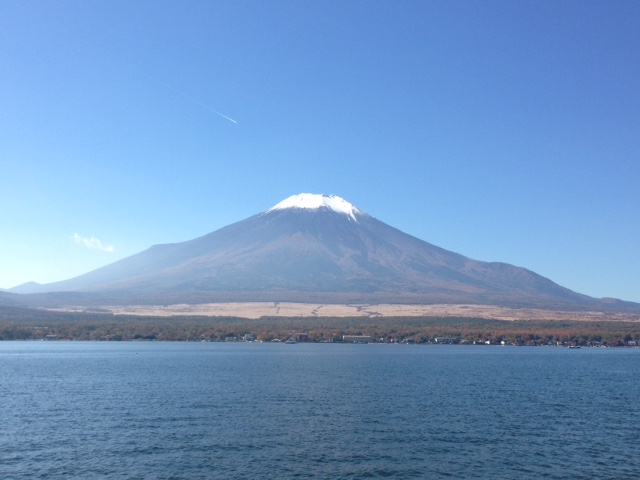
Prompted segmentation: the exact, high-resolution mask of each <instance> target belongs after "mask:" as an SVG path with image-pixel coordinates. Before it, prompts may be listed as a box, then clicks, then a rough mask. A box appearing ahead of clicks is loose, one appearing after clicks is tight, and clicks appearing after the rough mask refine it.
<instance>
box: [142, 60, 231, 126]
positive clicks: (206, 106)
mask: <svg viewBox="0 0 640 480" xmlns="http://www.w3.org/2000/svg"><path fill="white" fill-rule="evenodd" d="M136 70H138V71H139V72H140V73H142V74H144V75H146V76H147V77H149V78H150V79H152V80H153V81H155V82H158V83H159V84H160V85H162V86H163V87H164V88H167V89H169V90H171V91H172V92H173V93H177V94H178V95H180V96H182V97H184V98H186V99H187V100H191V101H192V102H193V103H196V104H198V105H200V106H201V107H204V108H206V109H207V110H209V111H211V112H213V113H215V114H216V115H220V116H221V117H222V118H226V119H227V120H229V121H230V122H233V123H235V124H237V123H238V122H236V121H235V120H234V119H233V118H231V117H228V116H226V115H225V114H224V113H220V112H219V111H217V110H216V109H215V108H211V107H210V106H209V105H207V104H205V103H202V102H201V101H200V100H197V99H195V98H193V97H191V96H189V95H187V94H186V93H183V92H181V91H180V90H177V89H175V88H173V87H172V86H171V85H167V84H166V83H164V82H161V81H160V80H158V79H157V78H155V77H153V76H152V75H150V74H148V73H147V72H144V71H142V70H140V69H137V68H136Z"/></svg>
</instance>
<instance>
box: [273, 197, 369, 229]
mask: <svg viewBox="0 0 640 480" xmlns="http://www.w3.org/2000/svg"><path fill="white" fill-rule="evenodd" d="M286 208H304V209H307V210H317V209H319V208H328V209H329V210H333V211H334V212H337V213H343V214H345V215H348V216H349V218H351V219H352V220H353V221H355V222H357V220H356V215H362V211H361V210H359V209H358V208H357V207H355V206H354V205H352V204H351V203H349V202H347V201H346V200H345V199H343V198H340V197H338V196H337V195H321V194H315V193H301V194H299V195H292V196H290V197H289V198H287V199H285V200H283V201H281V202H280V203H278V204H277V205H275V206H273V207H271V208H270V209H269V210H267V211H268V212H271V211H273V210H283V209H286Z"/></svg>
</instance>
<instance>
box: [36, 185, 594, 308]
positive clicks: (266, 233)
mask: <svg viewBox="0 0 640 480" xmlns="http://www.w3.org/2000/svg"><path fill="white" fill-rule="evenodd" d="M29 288H30V289H31V291H32V292H33V291H35V292H89V293H91V292H94V293H100V294H102V295H104V294H108V295H109V297H110V298H111V299H112V301H113V299H116V300H117V299H118V298H121V299H122V301H123V302H126V301H131V300H132V299H134V298H136V297H137V298H145V299H147V300H149V301H151V302H158V303H162V302H163V301H165V299H166V298H167V297H170V298H172V299H173V301H179V300H182V301H189V302H192V303H193V302H198V301H207V300H209V301H210V300H211V299H215V298H216V297H215V296H216V295H218V298H224V299H225V300H233V299H238V300H243V301H247V300H249V299H252V298H255V299H260V300H269V301H279V300H284V299H288V300H292V299H294V300H298V301H304V300H305V299H309V298H311V297H313V298H314V299H315V300H316V301H318V300H319V299H322V301H325V302H327V303H331V302H332V299H333V300H335V301H336V302H340V301H344V300H345V299H350V301H358V300H360V299H361V300H362V301H375V300H376V299H385V301H394V300H395V301H406V302H415V303H483V304H498V305H511V306H514V305H517V306H543V305H544V306H548V307H554V306H557V307H563V308H566V307H567V306H572V307H580V308H586V307H588V306H597V305H600V304H601V303H602V302H601V301H600V300H596V299H593V298H591V297H587V296H585V295H580V294H578V293H575V292H572V291H571V290H568V289H566V288H564V287H561V286H559V285H557V284H555V283H554V282H552V281H550V280H548V279H546V278H544V277H541V276H540V275H537V274H535V273H534V272H531V271H529V270H526V269H524V268H520V267H514V266H512V265H508V264H505V263H487V262H480V261H476V260H472V259H469V258H467V257H464V256H462V255H460V254H457V253H454V252H450V251H447V250H444V249H442V248H440V247H436V246H434V245H431V244H429V243H427V242H425V241H422V240H420V239H418V238H415V237H413V236H411V235H407V234H405V233H403V232H401V231H399V230H397V229H395V228H393V227H391V226H389V225H387V224H385V223H383V222H380V221H379V220H376V219H375V218H373V217H371V216H369V215H367V214H366V213H364V212H362V211H360V210H359V209H357V208H356V207H354V206H353V205H351V204H350V203H348V202H346V201H345V200H343V199H341V198H339V197H335V196H323V195H311V194H302V195H295V196H293V197H290V198H289V199H286V200H284V201H283V202H281V203H280V204H278V205H276V206H275V207H273V208H271V209H270V210H268V211H266V212H263V213H260V214H258V215H254V216H252V217H250V218H247V219H246V220H243V221H240V222H237V223H234V224H232V225H229V226H227V227H224V228H222V229H220V230H217V231H215V232H213V233H210V234H208V235H204V236H202V237H200V238H196V239H194V240H191V241H187V242H183V243H175V244H166V245H156V246H153V247H151V248H149V249H148V250H146V251H143V252H141V253H139V254H136V255H133V256H131V257H128V258H125V259H123V260H120V261H118V262H115V263H113V264H111V265H107V266H105V267H103V268H100V269H97V270H94V271H92V272H89V273H87V274H84V275H81V276H79V277H75V278H72V279H70V280H65V281H62V282H57V283H52V284H47V285H37V284H31V285H29ZM154 299H155V300H154Z"/></svg>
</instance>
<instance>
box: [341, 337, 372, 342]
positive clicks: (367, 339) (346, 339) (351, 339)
mask: <svg viewBox="0 0 640 480" xmlns="http://www.w3.org/2000/svg"><path fill="white" fill-rule="evenodd" d="M342 341H343V342H345V343H369V342H371V336H370V335H343V336H342Z"/></svg>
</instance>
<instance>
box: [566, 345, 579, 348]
mask: <svg viewBox="0 0 640 480" xmlns="http://www.w3.org/2000/svg"><path fill="white" fill-rule="evenodd" d="M569 348H580V345H569Z"/></svg>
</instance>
